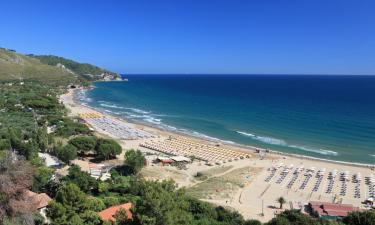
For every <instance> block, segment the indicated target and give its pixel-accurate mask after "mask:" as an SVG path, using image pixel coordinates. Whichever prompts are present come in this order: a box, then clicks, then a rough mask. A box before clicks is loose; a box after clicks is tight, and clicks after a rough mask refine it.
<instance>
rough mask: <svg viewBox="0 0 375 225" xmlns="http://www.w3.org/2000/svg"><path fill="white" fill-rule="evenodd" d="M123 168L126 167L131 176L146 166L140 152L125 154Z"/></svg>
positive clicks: (129, 151)
mask: <svg viewBox="0 0 375 225" xmlns="http://www.w3.org/2000/svg"><path fill="white" fill-rule="evenodd" d="M124 164H125V166H127V167H128V169H129V170H130V172H131V173H132V174H138V173H139V172H140V171H141V169H142V168H143V166H144V165H145V164H146V158H145V157H144V156H143V154H142V152H141V151H139V150H137V151H135V150H134V149H131V150H128V151H126V152H125V163H124Z"/></svg>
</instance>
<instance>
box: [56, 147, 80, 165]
mask: <svg viewBox="0 0 375 225" xmlns="http://www.w3.org/2000/svg"><path fill="white" fill-rule="evenodd" d="M57 157H58V158H59V159H60V160H61V161H63V162H64V163H70V161H71V160H73V159H75V158H77V148H76V147H74V145H71V144H67V145H65V146H64V147H62V148H61V149H59V150H58V152H57Z"/></svg>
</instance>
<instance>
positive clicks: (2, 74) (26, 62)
mask: <svg viewBox="0 0 375 225" xmlns="http://www.w3.org/2000/svg"><path fill="white" fill-rule="evenodd" d="M15 79H17V80H19V79H23V80H26V79H28V80H40V81H44V82H48V83H52V82H53V83H69V82H75V81H77V80H78V79H79V77H78V76H77V75H76V74H72V73H70V72H69V71H67V70H66V69H63V68H59V67H56V66H50V65H46V64H44V63H42V62H40V60H38V59H35V58H32V57H29V56H26V55H23V54H20V53H17V52H15V51H13V50H7V49H4V48H0V81H1V80H15Z"/></svg>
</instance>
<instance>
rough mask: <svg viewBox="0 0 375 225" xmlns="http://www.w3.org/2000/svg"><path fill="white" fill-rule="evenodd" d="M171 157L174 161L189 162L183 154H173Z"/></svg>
mask: <svg viewBox="0 0 375 225" xmlns="http://www.w3.org/2000/svg"><path fill="white" fill-rule="evenodd" d="M171 159H172V160H173V161H175V162H180V163H189V162H190V161H191V160H190V159H189V158H187V157H185V156H173V157H171Z"/></svg>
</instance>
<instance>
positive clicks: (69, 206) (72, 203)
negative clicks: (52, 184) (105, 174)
mask: <svg viewBox="0 0 375 225" xmlns="http://www.w3.org/2000/svg"><path fill="white" fill-rule="evenodd" d="M103 207H104V204H103V202H102V201H100V200H99V199H96V198H94V197H88V196H87V195H86V194H85V193H83V192H82V191H81V190H80V189H79V187H78V186H77V185H75V184H73V183H67V184H64V185H63V186H61V187H60V189H59V191H58V192H57V194H56V198H55V200H53V201H51V202H50V203H49V204H48V207H47V216H48V217H49V218H50V219H51V222H52V224H82V225H83V224H85V225H86V224H89V225H99V224H101V223H100V219H99V217H98V216H97V213H96V212H97V211H99V210H101V209H102V208H103Z"/></svg>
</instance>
